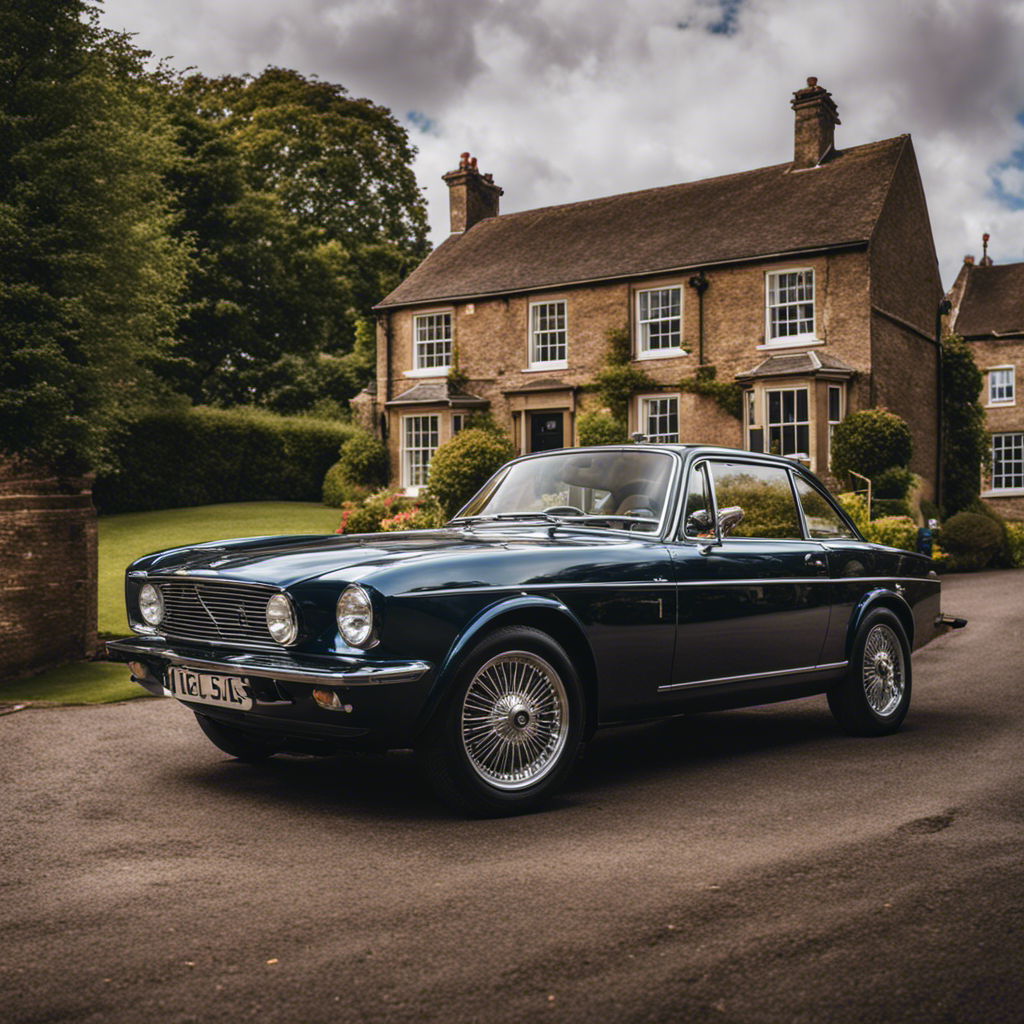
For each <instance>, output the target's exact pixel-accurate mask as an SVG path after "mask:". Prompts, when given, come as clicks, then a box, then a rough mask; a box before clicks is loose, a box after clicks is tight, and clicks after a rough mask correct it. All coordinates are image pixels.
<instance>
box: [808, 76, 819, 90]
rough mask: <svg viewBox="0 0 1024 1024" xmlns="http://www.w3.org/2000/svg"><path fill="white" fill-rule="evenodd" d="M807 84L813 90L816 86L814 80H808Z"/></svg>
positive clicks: (815, 80)
mask: <svg viewBox="0 0 1024 1024" xmlns="http://www.w3.org/2000/svg"><path fill="white" fill-rule="evenodd" d="M807 84H808V85H809V86H810V87H811V88H812V89H813V88H814V87H815V86H816V85H817V84H818V80H817V79H816V78H808V79H807Z"/></svg>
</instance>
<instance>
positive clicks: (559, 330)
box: [527, 299, 569, 370]
mask: <svg viewBox="0 0 1024 1024" xmlns="http://www.w3.org/2000/svg"><path fill="white" fill-rule="evenodd" d="M558 306H560V307H561V314H560V315H561V321H562V326H561V327H558V326H556V327H554V328H553V329H551V328H548V329H546V330H543V331H542V330H541V329H540V318H541V316H542V315H543V314H542V312H541V311H542V310H547V309H549V308H550V307H558ZM549 315H550V314H549ZM555 315H556V316H558V315H559V314H557V313H556V314H555ZM529 331H530V337H529V341H528V345H529V352H528V360H527V365H528V366H529V368H530V369H531V370H565V369H568V367H569V317H568V310H567V309H566V302H565V299H546V300H544V301H538V302H531V303H530V324H529ZM559 334H560V335H561V336H562V337H561V341H560V342H559V341H557V340H556V341H555V342H554V343H553V345H554V347H555V349H556V350H557V349H558V348H561V350H562V352H563V355H562V357H561V358H556V359H538V358H537V349H538V337H539V336H540V335H545V336H547V335H559ZM544 344H545V345H549V346H550V345H551V344H552V343H551V342H548V341H545V342H544Z"/></svg>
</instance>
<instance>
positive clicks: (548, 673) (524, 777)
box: [461, 651, 569, 792]
mask: <svg viewBox="0 0 1024 1024" xmlns="http://www.w3.org/2000/svg"><path fill="white" fill-rule="evenodd" d="M568 734H569V701H568V697H567V696H566V691H565V686H564V685H563V683H562V680H561V678H560V677H559V675H558V673H557V672H556V671H555V669H554V668H552V667H551V665H550V664H549V663H548V662H546V661H545V660H544V659H543V658H541V657H539V656H538V655H536V654H533V653H532V652H530V651H504V652H502V653H501V654H499V655H497V656H495V657H493V658H491V659H490V661H488V662H486V663H485V664H484V665H482V666H481V667H480V669H479V670H478V671H477V673H476V675H475V676H474V677H473V679H472V681H471V682H470V684H469V687H468V688H467V690H466V696H465V698H464V699H463V701H462V716H461V736H462V747H463V750H464V751H465V752H466V756H467V757H468V758H469V763H470V764H471V765H472V767H473V770H474V771H475V772H476V773H477V775H478V776H479V777H480V778H481V779H483V780H484V781H485V782H486V783H488V784H489V785H490V786H493V787H494V788H495V789H500V790H505V791H509V792H512V791H515V790H519V789H524V788H526V787H527V786H532V785H534V784H535V783H537V782H539V781H540V780H541V779H543V778H544V777H545V776H546V775H547V774H548V773H549V772H550V771H552V770H553V769H554V767H555V766H556V765H557V764H558V763H559V760H560V758H559V755H560V754H561V753H562V750H563V749H564V747H565V744H566V739H567V737H568Z"/></svg>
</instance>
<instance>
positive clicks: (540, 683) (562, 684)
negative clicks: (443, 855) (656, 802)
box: [417, 626, 584, 817]
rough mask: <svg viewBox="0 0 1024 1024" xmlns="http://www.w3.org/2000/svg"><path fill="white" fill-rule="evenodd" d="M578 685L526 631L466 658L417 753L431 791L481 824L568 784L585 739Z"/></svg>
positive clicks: (490, 640)
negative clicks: (477, 817)
mask: <svg viewBox="0 0 1024 1024" xmlns="http://www.w3.org/2000/svg"><path fill="white" fill-rule="evenodd" d="M583 707H584V703H583V688H582V686H581V685H580V681H579V677H578V676H577V675H576V671H575V669H574V668H573V667H572V663H571V662H570V661H569V657H568V655H567V654H566V653H565V651H564V650H563V649H562V648H561V647H560V646H559V645H558V643H556V642H555V640H553V639H552V638H551V637H550V636H548V635H547V634H546V633H542V632H541V631H540V630H537V629H532V628H530V627H527V626H513V627H506V628H504V629H499V630H496V631H495V632H494V633H492V634H491V635H490V636H488V637H486V638H485V639H484V640H483V641H481V642H480V643H479V644H478V645H477V646H476V647H475V648H473V650H472V651H471V652H470V654H469V655H468V657H467V658H466V660H465V661H464V662H463V664H462V666H461V667H460V668H459V670H458V672H457V674H456V676H455V679H454V682H453V683H452V686H451V689H450V692H449V694H448V695H447V697H446V699H445V702H444V703H443V704H442V706H441V707H440V708H439V709H438V711H437V713H436V714H435V716H434V718H433V720H432V721H431V723H430V725H428V727H427V729H426V731H425V732H424V734H423V737H422V740H421V742H420V744H419V746H418V747H417V753H418V754H419V757H420V760H421V763H422V764H423V767H424V770H425V772H426V774H427V777H428V779H429V780H430V782H431V785H432V786H433V787H434V789H435V791H436V792H437V794H438V795H439V796H440V797H441V798H442V799H443V800H445V801H447V802H448V803H450V804H452V805H453V806H455V807H458V808H459V809H461V810H466V811H470V812H472V813H474V814H479V815H484V816H488V817H500V816H504V815H510V814H521V813H523V812H525V811H530V810H533V809H534V808H535V807H538V806H539V805H540V804H541V803H543V802H544V801H545V800H547V799H548V798H549V797H550V796H551V794H552V793H553V792H554V791H555V790H556V789H558V787H559V786H561V784H562V783H563V782H564V781H565V778H566V776H567V775H568V774H569V772H570V770H571V769H572V766H573V763H574V762H575V760H576V753H577V751H578V749H579V746H580V741H581V739H582V736H583V718H584V712H583Z"/></svg>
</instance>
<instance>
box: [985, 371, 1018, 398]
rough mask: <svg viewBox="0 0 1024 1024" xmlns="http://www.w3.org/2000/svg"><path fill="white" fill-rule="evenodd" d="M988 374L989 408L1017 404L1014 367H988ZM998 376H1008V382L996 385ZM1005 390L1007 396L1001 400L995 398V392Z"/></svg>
mask: <svg viewBox="0 0 1024 1024" xmlns="http://www.w3.org/2000/svg"><path fill="white" fill-rule="evenodd" d="M987 373H988V404H989V405H990V406H992V405H994V406H1002V405H1016V404H1017V368H1016V367H1015V366H1011V365H1006V366H990V367H989V368H988V370H987ZM998 374H1009V377H1010V379H1009V381H1004V382H1003V383H1001V384H997V383H996V381H997V380H998V379H999V377H997V375H998ZM997 388H998V389H1000V390H1002V389H1003V388H1006V389H1007V390H1008V392H1009V394H1007V395H1004V397H1002V398H997V397H996V396H995V392H996V390H997Z"/></svg>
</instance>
